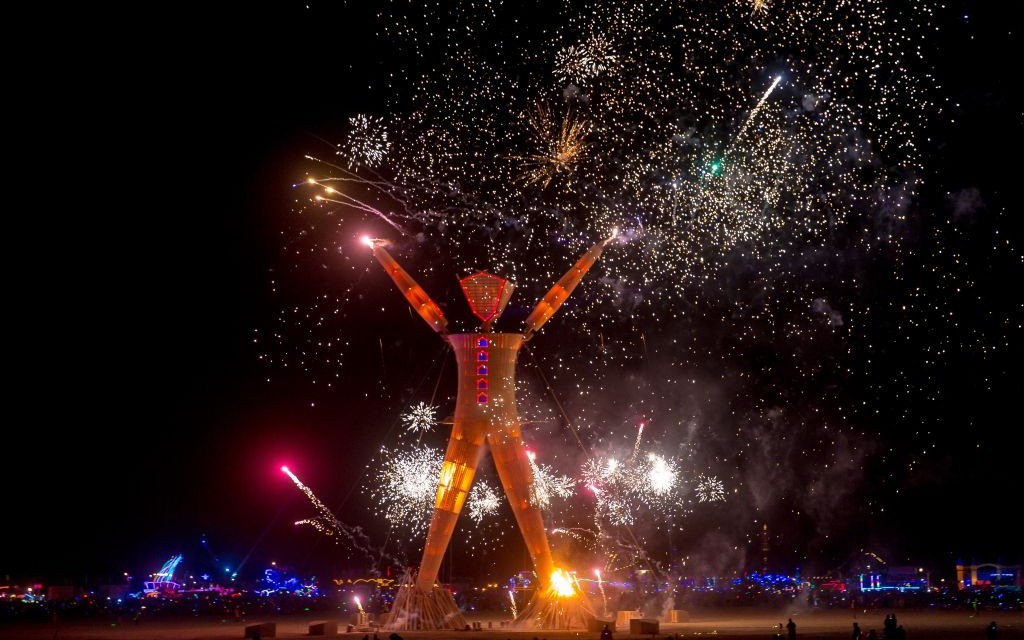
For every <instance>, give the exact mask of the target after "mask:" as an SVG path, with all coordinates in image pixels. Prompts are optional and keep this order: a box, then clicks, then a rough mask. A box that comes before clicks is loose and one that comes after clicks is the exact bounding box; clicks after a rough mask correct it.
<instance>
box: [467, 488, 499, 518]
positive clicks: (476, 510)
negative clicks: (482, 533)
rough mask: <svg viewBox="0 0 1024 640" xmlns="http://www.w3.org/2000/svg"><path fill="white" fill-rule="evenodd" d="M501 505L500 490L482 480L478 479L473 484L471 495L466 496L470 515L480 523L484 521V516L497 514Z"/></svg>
mask: <svg viewBox="0 0 1024 640" xmlns="http://www.w3.org/2000/svg"><path fill="white" fill-rule="evenodd" d="M500 505H501V496H499V495H498V492H497V491H495V490H494V488H493V487H491V485H489V484H487V483H486V482H483V481H481V480H477V481H476V482H475V483H474V484H473V488H472V489H470V490H469V497H468V498H466V509H467V510H468V511H469V517H470V518H471V519H472V520H473V522H475V523H477V524H478V525H479V524H480V523H481V522H483V519H484V518H486V517H488V516H493V515H494V514H496V513H497V512H498V507H499V506H500Z"/></svg>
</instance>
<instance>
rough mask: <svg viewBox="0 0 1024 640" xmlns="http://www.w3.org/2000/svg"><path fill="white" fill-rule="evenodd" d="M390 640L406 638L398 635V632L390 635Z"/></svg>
mask: <svg viewBox="0 0 1024 640" xmlns="http://www.w3.org/2000/svg"><path fill="white" fill-rule="evenodd" d="M388 640H405V639H404V638H402V636H400V635H398V634H397V633H392V634H391V635H390V636H388Z"/></svg>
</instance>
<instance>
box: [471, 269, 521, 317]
mask: <svg viewBox="0 0 1024 640" xmlns="http://www.w3.org/2000/svg"><path fill="white" fill-rule="evenodd" d="M459 282H460V283H461V284H462V292H463V293H464V294H466V300H468V301H469V308H470V309H472V310H473V314H474V315H476V317H478V318H480V320H482V321H483V323H484V325H487V326H489V325H490V324H491V323H492V322H494V321H495V320H497V319H498V318H499V317H501V314H502V312H503V311H505V305H507V304H508V300H509V298H511V297H512V290H513V289H515V288H516V285H514V284H512V282H510V281H509V280H506V279H504V278H501V277H498V276H496V275H494V274H491V273H487V272H486V271H478V272H476V273H474V274H473V275H471V276H467V277H465V278H463V279H462V280H460V281H459Z"/></svg>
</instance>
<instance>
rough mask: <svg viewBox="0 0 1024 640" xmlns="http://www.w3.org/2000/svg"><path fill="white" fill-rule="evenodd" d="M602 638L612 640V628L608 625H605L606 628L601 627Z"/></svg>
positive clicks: (602, 639)
mask: <svg viewBox="0 0 1024 640" xmlns="http://www.w3.org/2000/svg"><path fill="white" fill-rule="evenodd" d="M601 640H612V630H611V629H609V628H608V625H604V629H601Z"/></svg>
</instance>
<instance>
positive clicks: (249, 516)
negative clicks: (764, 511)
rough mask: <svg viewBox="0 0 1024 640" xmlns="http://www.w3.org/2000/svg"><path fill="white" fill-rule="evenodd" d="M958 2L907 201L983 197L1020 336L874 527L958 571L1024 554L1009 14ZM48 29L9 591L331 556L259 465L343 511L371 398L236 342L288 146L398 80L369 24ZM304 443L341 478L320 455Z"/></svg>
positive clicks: (991, 275)
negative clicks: (295, 466) (931, 120)
mask: <svg viewBox="0 0 1024 640" xmlns="http://www.w3.org/2000/svg"><path fill="white" fill-rule="evenodd" d="M356 4H358V3H356ZM967 4H969V3H953V4H952V5H951V6H950V7H949V8H947V9H944V10H943V12H942V19H941V20H940V23H941V29H942V35H941V38H940V40H941V43H942V44H941V47H940V48H939V49H938V50H937V51H935V52H933V55H934V56H935V59H936V61H937V63H936V68H937V71H938V74H939V80H940V82H941V84H942V85H943V87H945V89H944V90H945V92H946V93H947V95H948V96H949V101H950V104H951V105H955V106H954V107H952V108H951V111H950V113H952V114H955V115H956V122H955V124H944V123H937V124H936V126H935V129H934V134H933V137H934V140H933V141H932V147H931V148H929V149H928V152H927V157H926V162H927V164H928V167H929V169H930V170H931V171H933V173H934V175H933V176H929V177H928V181H927V185H926V187H925V191H924V195H923V196H922V197H923V198H928V199H930V200H931V202H932V203H934V204H935V206H936V207H938V206H939V205H940V204H941V203H943V202H944V197H945V194H946V193H947V192H949V193H963V192H964V191H963V190H965V189H971V188H973V189H977V190H978V193H979V195H980V197H981V199H982V201H983V203H984V204H983V206H982V207H981V209H980V213H978V214H977V221H976V222H975V224H976V225H977V227H976V234H977V237H978V243H977V244H976V245H970V244H968V245H967V246H961V247H958V248H957V251H962V252H968V253H969V252H974V255H973V257H974V258H975V260H974V261H973V263H972V264H975V265H982V266H983V269H982V270H980V271H979V273H978V274H977V277H976V278H975V281H976V283H977V286H978V287H979V288H981V289H983V290H984V295H983V298H984V299H985V300H986V301H987V302H989V303H991V304H992V305H994V306H995V310H994V315H995V316H996V317H998V318H1009V319H1010V321H1011V329H1010V330H1009V331H1007V334H1008V335H1009V336H1010V337H1011V340H1010V341H1009V342H1008V344H1004V345H1000V346H998V350H999V353H998V355H997V356H995V357H992V358H989V359H987V360H986V361H984V362H983V363H981V364H979V363H978V362H977V361H975V360H973V359H972V358H971V357H970V356H966V355H964V356H958V355H957V354H950V357H951V358H953V359H957V358H959V360H958V361H957V363H956V364H957V366H956V367H955V368H952V371H955V372H956V373H955V374H951V375H950V380H948V385H949V388H947V389H945V392H946V396H945V399H944V402H948V403H949V410H950V411H953V412H958V415H959V416H961V417H962V418H963V419H962V420H959V421H957V424H961V425H969V426H965V427H963V428H964V431H963V433H961V434H947V435H948V437H946V438H944V439H943V441H944V442H945V443H946V444H948V445H951V449H950V450H949V451H947V452H945V453H944V455H945V457H946V458H947V459H948V464H946V465H937V466H936V473H939V474H940V475H941V474H942V473H945V474H948V477H943V478H939V479H936V480H935V481H934V482H930V483H927V484H926V486H925V487H924V488H922V489H921V490H920V492H919V493H915V492H914V489H913V488H910V489H909V496H907V497H901V498H900V499H899V500H897V501H896V502H895V504H894V506H893V509H892V512H894V513H893V514H892V515H891V516H890V517H891V518H892V520H891V522H890V523H889V525H890V526H891V527H893V528H896V529H899V528H901V527H904V526H905V527H906V528H907V531H910V532H913V534H914V535H920V534H922V533H925V531H922V529H924V527H923V526H922V525H921V524H920V522H918V523H917V524H915V523H913V522H911V521H910V520H912V519H918V520H919V519H920V513H921V512H922V511H921V510H920V507H922V506H923V507H924V511H925V512H930V513H933V514H937V517H935V518H934V520H933V521H932V524H930V525H928V526H930V527H932V528H934V529H935V535H936V537H938V538H941V540H942V541H943V542H942V543H934V544H929V545H926V546H927V549H928V551H929V553H931V554H933V555H934V556H937V557H935V558H934V559H935V561H936V562H942V561H946V560H948V557H946V556H944V555H943V554H942V553H940V552H939V548H940V547H941V548H947V549H952V551H953V552H954V553H957V554H961V555H963V556H968V555H977V556H982V555H985V554H991V555H1000V556H1001V557H1006V558H1007V559H1010V560H1013V559H1016V560H1020V559H1021V553H1022V548H1021V544H1020V540H1021V538H1020V536H1019V535H1017V534H1011V533H1009V532H1008V528H1010V527H1012V526H1013V525H1011V524H1010V520H1009V517H1010V516H1011V515H1012V514H1016V515H1018V516H1019V514H1020V511H1021V507H1020V486H1021V483H1020V477H1021V476H1020V473H1019V471H1018V470H1017V468H1016V467H1017V465H1019V462H1020V452H1021V448H1020V445H1021V437H1020V435H1019V433H1018V432H1019V427H1017V426H1015V425H1017V424H1018V423H1019V421H1020V419H1019V411H1018V409H1017V405H1018V403H1017V402H1015V399H1016V398H1017V397H1019V396H1020V393H1021V391H1024V389H1022V385H1021V378H1020V376H1019V374H1018V373H1017V366H1018V362H1019V356H1020V321H1021V319H1022V314H1021V303H1020V294H1019V290H1020V286H1019V284H1018V283H1019V280H1020V276H1021V275H1024V274H1022V273H1021V261H1020V247H1021V234H1020V232H1021V224H1020V222H1019V215H1018V214H1019V211H1018V209H1019V201H1018V198H1016V197H1015V195H1016V191H1017V190H1016V189H1015V188H1014V187H1016V183H1017V182H1018V181H1019V177H1018V176H1017V173H1018V170H1017V165H1018V164H1019V163H1017V162H1016V161H1015V160H1014V158H1015V151H1016V150H1017V149H1019V147H1020V142H1021V138H1020V132H1021V122H1022V119H1021V106H1020V103H1019V101H1016V100H1014V99H1013V98H1012V97H1011V96H1012V95H1014V91H1013V89H1014V87H1013V86H1012V85H1014V84H1015V79H1016V77H1017V75H1018V74H1017V73H1016V72H1015V71H1014V66H1013V65H1015V64H1016V59H1017V57H1018V52H1019V47H1018V45H1019V23H1017V22H1015V21H1013V20H1011V19H1010V18H1009V15H1008V14H1009V13H1010V10H1009V9H1003V8H998V7H995V6H992V7H989V6H987V5H986V6H983V7H979V8H977V10H975V9H974V8H971V9H970V10H967V9H966V8H965V5H967ZM48 18H49V17H48V16H43V15H34V16H31V17H24V18H23V19H22V22H21V23H22V24H23V25H24V26H25V27H27V28H28V29H27V32H28V33H31V34H33V35H34V36H35V38H34V44H33V46H31V47H29V48H28V49H26V50H25V51H23V52H22V56H21V58H20V59H21V61H22V63H21V71H20V72H19V73H18V75H17V83H18V85H20V86H18V87H17V88H18V90H17V91H15V92H14V93H13V94H12V98H11V99H12V100H13V101H15V102H16V103H17V104H18V106H19V109H18V111H19V117H18V118H13V117H11V118H9V119H8V125H9V127H10V128H11V130H12V136H13V137H14V139H15V140H16V142H18V143H19V144H18V146H17V147H16V148H23V149H24V152H23V153H19V154H17V155H14V154H12V155H11V156H10V157H9V160H13V161H15V162H19V163H23V167H22V168H21V169H20V170H19V171H18V172H16V173H15V176H19V177H20V180H18V181H16V182H14V184H12V185H10V186H11V188H12V191H15V192H16V194H15V198H13V199H12V205H11V209H9V210H8V220H9V226H8V229H9V232H8V234H7V239H8V245H9V246H10V248H11V249H13V251H9V254H8V264H9V266H10V268H11V276H10V280H11V281H12V283H13V287H12V288H13V295H10V296H9V304H8V305H6V306H7V313H8V316H9V317H10V318H11V322H10V324H9V327H10V328H9V329H8V342H9V344H10V345H11V347H12V348H11V351H12V353H13V357H11V358H9V359H8V363H9V365H8V367H7V371H8V379H9V380H11V382H10V383H8V410H7V420H6V422H7V427H6V429H4V431H5V436H4V440H3V442H4V444H3V445H2V449H0V450H2V451H3V460H4V470H5V473H4V474H3V477H4V480H5V482H4V485H5V490H4V493H5V497H6V499H5V501H4V502H5V506H4V510H3V513H4V515H5V517H4V518H3V519H2V524H0V579H3V578H4V576H8V575H9V576H11V577H12V578H13V579H15V580H18V579H27V578H41V579H48V580H54V581H80V580H83V579H85V578H86V577H88V578H90V579H94V580H103V579H104V578H105V577H107V576H117V575H120V574H121V572H122V571H130V572H133V573H140V572H144V571H151V570H154V569H155V568H156V566H158V564H159V563H160V562H162V561H163V560H165V559H166V558H167V557H169V556H170V555H172V554H173V553H177V552H185V553H186V554H187V553H189V550H194V549H195V548H196V545H197V544H198V541H199V540H200V538H201V536H202V535H203V534H206V535H207V537H208V540H209V543H210V546H211V547H212V548H213V550H214V551H215V552H216V555H218V556H223V559H224V561H225V562H226V563H231V564H235V565H236V566H237V564H238V563H239V562H240V561H241V560H242V559H243V558H245V557H246V556H247V554H250V553H251V554H252V555H251V556H250V560H249V561H250V562H252V563H254V564H256V563H259V562H262V561H264V560H270V559H280V560H286V561H288V562H290V563H294V564H296V565H299V566H301V565H303V564H304V563H309V562H311V559H312V558H314V557H316V558H320V557H321V556H327V557H330V553H327V552H325V551H324V549H325V548H327V545H326V544H322V543H321V542H318V541H317V540H316V538H315V536H314V535H312V534H311V533H310V532H307V531H302V532H299V533H296V530H295V528H294V527H292V525H291V524H290V521H291V520H294V518H295V517H296V514H299V516H298V517H301V515H302V514H304V513H305V514H306V515H308V509H307V508H305V507H304V502H303V500H304V499H303V498H302V496H301V495H299V494H298V493H297V492H296V491H295V488H294V487H293V486H292V485H291V484H290V483H287V482H282V481H281V478H280V477H279V476H276V475H274V474H273V473H271V470H272V468H273V464H274V460H271V459H269V457H268V453H267V452H268V451H273V452H280V453H279V455H280V456H281V458H282V460H284V459H289V457H291V458H292V459H294V458H302V457H304V459H305V462H306V463H307V468H306V470H305V472H304V473H303V474H302V477H303V480H304V481H305V482H306V483H307V484H309V485H310V486H312V487H315V488H317V489H318V493H319V490H321V489H322V490H323V494H324V495H325V496H327V498H325V501H327V502H328V503H329V504H332V505H333V504H340V503H342V502H344V501H345V496H346V495H347V492H349V491H350V490H352V488H353V486H354V484H355V482H356V481H357V478H355V477H348V476H345V475H344V474H340V473H339V469H338V464H339V459H345V460H346V462H344V463H342V464H344V465H349V464H351V465H352V466H354V467H357V468H361V467H362V466H363V464H365V462H364V461H361V460H358V459H356V460H354V461H349V459H348V458H346V457H345V453H347V452H349V451H354V452H355V453H357V454H362V455H365V454H369V453H372V451H373V447H374V446H375V445H376V443H377V441H376V440H375V439H373V438H371V437H369V436H367V437H366V438H365V440H358V439H357V441H356V442H355V444H354V445H353V443H352V441H351V440H350V439H349V438H348V437H347V436H344V435H343V434H341V433H340V432H339V431H338V429H337V420H338V417H339V415H345V416H346V417H352V415H353V414H354V415H356V416H360V415H366V416H368V415H372V414H373V412H374V411H383V410H386V408H387V407H386V404H387V403H386V402H385V401H383V400H380V399H378V398H373V397H371V398H365V399H364V400H363V402H362V404H359V405H356V406H353V405H352V404H350V402H349V400H350V399H348V398H334V399H332V398H330V397H329V396H324V395H323V394H311V393H309V392H308V390H307V389H305V388H304V387H303V384H302V382H301V381H298V380H290V379H288V378H287V377H276V378H275V381H274V383H272V384H267V383H266V382H265V381H264V380H265V378H266V377H267V374H268V372H267V370H266V369H265V368H264V367H262V366H261V365H260V363H259V361H258V356H259V354H260V348H259V347H258V346H256V345H254V343H253V339H254V337H256V333H255V332H257V331H258V330H260V329H265V328H266V327H267V326H269V325H270V324H271V321H272V318H273V317H274V316H275V314H276V313H277V311H278V309H277V308H276V307H277V305H278V304H279V300H278V299H275V298H274V297H273V296H272V295H271V294H270V286H269V282H270V281H271V279H272V278H273V275H272V273H271V269H273V268H274V267H275V265H277V264H279V260H280V251H281V245H282V240H283V238H282V235H281V231H282V229H284V228H286V227H287V226H288V217H289V215H291V209H290V198H291V195H292V194H291V191H290V185H291V184H292V183H293V182H295V181H296V180H298V179H301V175H302V174H301V168H300V160H301V157H302V154H303V153H306V152H308V151H309V150H311V149H314V148H317V147H318V146H320V145H322V144H323V143H322V141H320V139H327V140H330V141H334V140H336V139H338V137H339V135H340V133H341V132H342V131H343V127H344V125H345V122H346V121H347V118H348V116H350V115H351V114H353V113H356V112H359V111H363V110H367V109H372V108H374V107H375V106H379V104H380V103H381V98H382V96H381V95H380V93H379V90H380V85H381V83H380V82H379V81H378V78H377V76H378V74H381V73H385V72H386V70H387V69H389V68H390V65H394V64H402V61H400V60H394V59H391V57H390V54H389V52H388V50H387V49H386V46H381V43H378V42H374V40H373V37H374V36H373V34H374V33H375V32H376V30H377V28H376V26H375V25H374V24H373V12H372V11H371V10H368V9H366V8H352V7H337V8H323V7H317V10H316V11H310V10H307V9H305V7H304V6H303V5H301V4H300V5H296V6H293V7H287V8H279V9H274V10H265V11H262V12H257V13H255V14H254V13H253V10H252V9H251V8H245V9H240V10H239V11H238V13H228V12H227V11H220V10H218V11H217V12H215V13H211V12H209V11H205V12H200V11H186V10H185V9H183V8H180V7H177V6H165V7H159V8H148V7H147V8H141V7H139V8H136V9H133V10H131V11H127V12H116V13H114V12H111V13H110V14H95V13H82V14H78V15H69V14H63V15H61V16H59V17H57V18H54V19H52V20H51V19H48ZM367 87H375V88H376V89H373V88H371V89H367ZM375 91H376V92H375ZM22 143H23V145H24V146H22ZM1000 212H1002V213H1000ZM993 234H999V235H1000V237H1003V238H1007V240H1006V241H1007V242H1008V243H1009V245H1010V247H1011V249H1010V250H1008V252H1007V253H1005V254H1003V256H1002V257H1000V256H994V257H993V259H992V261H989V262H987V263H986V262H984V261H982V260H980V259H978V258H979V256H983V255H984V253H985V251H986V247H987V246H990V244H991V243H990V242H989V240H990V239H991V237H992V235H993ZM1006 256H1009V259H1007V258H1006ZM959 312H960V313H962V314H963V330H964V331H965V332H977V331H982V332H985V331H989V330H991V329H992V326H991V325H990V324H989V323H990V322H992V321H991V319H990V316H987V315H985V314H974V313H972V312H971V309H969V308H967V306H966V305H965V306H963V307H962V308H959ZM979 367H981V370H979ZM985 376H988V377H990V378H993V379H994V380H995V383H994V384H993V385H992V387H991V388H992V391H991V392H988V393H986V394H984V395H981V396H979V395H977V394H972V393H971V391H972V390H977V389H978V388H979V387H976V386H972V385H971V384H970V381H971V380H977V379H979V378H981V377H985ZM958 389H963V390H966V391H967V392H966V393H962V394H961V393H959V392H958ZM312 400H316V401H317V402H318V404H317V405H316V406H310V402H311V401H312ZM954 445H959V446H954ZM318 450H328V451H336V452H338V454H337V459H335V458H329V457H327V456H322V457H320V458H319V459H318V458H317V457H315V456H311V455H310V454H311V453H312V452H316V451H318ZM343 452H345V453H343ZM275 455H278V454H276V453H275ZM339 476H342V478H343V482H342V483H340V484H339V482H338V477H339ZM346 483H347V484H346ZM936 487H946V489H944V490H938V489H937V488H936ZM348 504H352V503H348ZM906 516H909V518H910V519H908V521H906V522H905V521H904V520H903V518H904V517H906ZM965 531H970V533H964V532H965ZM947 542H948V544H946V543H947ZM910 546H911V547H912V546H913V545H910ZM928 559H929V558H922V560H928ZM978 559H988V558H981V557H979V558H978ZM329 562H334V564H335V566H338V565H340V564H343V562H342V561H341V560H333V561H329Z"/></svg>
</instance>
